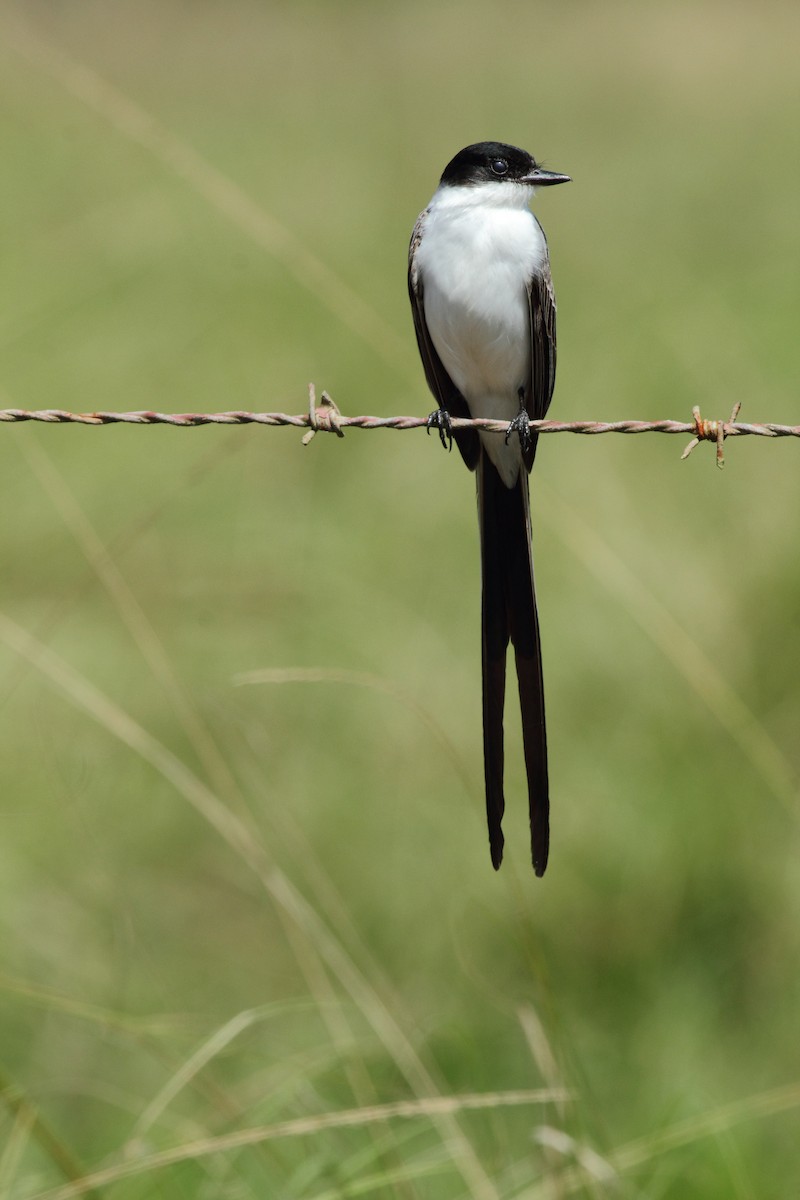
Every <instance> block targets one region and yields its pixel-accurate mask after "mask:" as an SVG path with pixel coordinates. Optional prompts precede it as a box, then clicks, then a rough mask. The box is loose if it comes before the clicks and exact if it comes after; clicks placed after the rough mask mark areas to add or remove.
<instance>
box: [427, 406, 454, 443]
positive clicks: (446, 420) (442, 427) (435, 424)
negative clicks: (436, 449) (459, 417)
mask: <svg viewBox="0 0 800 1200" xmlns="http://www.w3.org/2000/svg"><path fill="white" fill-rule="evenodd" d="M432 429H435V430H437V432H438V434H439V441H440V442H441V443H442V445H443V446H444V448H445V450H452V449H453V425H452V422H451V420H450V414H449V412H448V411H447V409H446V408H437V409H436V411H435V412H432V413H431V415H430V416H429V417H428V420H427V430H428V433H429V434H430V431H431V430H432Z"/></svg>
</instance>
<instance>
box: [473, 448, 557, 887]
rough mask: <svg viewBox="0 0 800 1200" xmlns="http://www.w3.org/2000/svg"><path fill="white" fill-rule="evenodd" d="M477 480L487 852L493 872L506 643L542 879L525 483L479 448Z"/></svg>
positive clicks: (543, 784)
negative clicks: (510, 478) (510, 479)
mask: <svg viewBox="0 0 800 1200" xmlns="http://www.w3.org/2000/svg"><path fill="white" fill-rule="evenodd" d="M477 474H478V519H479V521H480V528H481V571H482V581H483V603H482V632H483V757H484V772H485V778H486V817H487V820H488V823H489V847H490V850H491V855H492V865H493V866H494V868H495V870H497V868H498V867H499V866H500V863H501V862H502V861H503V830H502V820H503V811H504V809H505V799H504V796H503V708H504V704H505V690H506V652H507V649H508V643H509V640H510V641H511V642H512V643H513V646H514V655H515V659H516V667H517V680H518V682H519V700H520V707H521V710H522V741H523V747H524V751H525V767H526V770H527V775H528V807H529V810H530V822H531V856H532V859H533V867H534V870H535V872H536V874H537V875H543V874H544V870H545V867H546V866H547V852H548V846H549V840H550V832H549V812H550V799H549V792H548V783H547V736H546V732H545V721H544V684H543V681H542V655H541V647H540V644H539V618H538V615H537V612H536V590H535V586H534V580H533V554H532V551H531V526H530V512H529V503H528V477H527V474H526V473H525V471H524V469H522V470H520V476H519V479H518V481H517V483H516V484H515V486H514V487H513V488H507V487H506V486H505V484H504V483H503V481H502V480H501V478H500V476H499V474H498V473H497V470H496V469H495V467H494V465H493V464H492V463H491V461H490V460H489V459H488V457H487V455H486V452H485V451H484V450H483V448H481V457H480V462H479V463H478V472H477Z"/></svg>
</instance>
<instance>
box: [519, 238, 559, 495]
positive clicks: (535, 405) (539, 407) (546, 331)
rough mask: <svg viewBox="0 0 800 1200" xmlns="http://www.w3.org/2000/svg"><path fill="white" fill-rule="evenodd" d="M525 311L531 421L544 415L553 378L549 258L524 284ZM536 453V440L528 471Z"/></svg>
mask: <svg viewBox="0 0 800 1200" xmlns="http://www.w3.org/2000/svg"><path fill="white" fill-rule="evenodd" d="M528 313H529V316H530V330H531V374H530V379H529V381H528V387H527V389H526V395H525V408H526V410H527V413H528V416H529V417H530V418H531V420H532V421H541V420H543V418H544V417H545V416H546V415H547V410H548V408H549V407H550V401H551V399H552V397H553V387H554V385H555V381H556V298H555V295H554V293H553V280H552V276H551V275H550V260H549V258H548V259H545V263H544V267H543V268H542V270H541V272H537V273H536V274H535V275H534V276H533V278H532V279H531V280H530V281H529V283H528ZM535 453H536V439H535V438H534V439H533V440H532V445H531V448H530V450H529V451H528V453H527V454H526V455H525V466H526V467H527V468H528V470H529V471H530V469H531V467H532V466H533V456H534V454H535Z"/></svg>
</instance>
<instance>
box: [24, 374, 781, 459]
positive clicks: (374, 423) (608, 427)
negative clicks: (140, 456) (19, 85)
mask: <svg viewBox="0 0 800 1200" xmlns="http://www.w3.org/2000/svg"><path fill="white" fill-rule="evenodd" d="M309 393H310V394H309V410H308V412H306V413H282V412H246V411H242V410H231V411H227V412H207V413H199V412H189V413H162V412H153V411H151V410H149V409H148V410H141V411H133V412H109V411H98V412H84V413H76V412H68V411H66V410H64V409H60V408H39V409H23V408H4V409H0V422H3V421H4V422H6V423H15V422H16V423H19V422H25V421H38V422H43V423H45V424H50V425H171V426H173V427H175V428H178V429H187V428H194V427H197V426H200V425H264V426H277V425H290V426H294V427H296V428H299V429H307V430H308V431H309V432H308V433H307V434H306V437H305V438H304V439H303V440H304V441H306V442H307V441H309V440H310V438H311V437H313V436H314V434H315V433H317V432H323V431H324V432H330V433H336V434H337V435H338V436H339V437H342V436H343V432H342V431H343V430H344V429H424V428H426V427H427V426H428V418H427V417H426V416H424V417H423V416H393V417H375V416H366V415H365V416H353V417H348V416H344V415H343V414H342V413H340V412H339V410H338V408H337V406H336V405H335V404H334V402H333V401H332V400H331V398H330V397H329V396H328V394H327V393H326V392H323V394H322V397H321V403H320V405H319V406H317V403H316V397H315V394H314V389H313V387H311V388H310V389H309ZM738 411H739V406H738V405H737V406H736V407H735V408H734V411H733V413H732V414H731V418H730V419H729V420H727V421H717V420H706V419H704V418H703V417H701V415H700V411H699V409H697V408H695V409H694V410H693V413H692V416H693V419H692V420H691V421H671V420H662V421H634V420H627V421H549V420H543V421H531V422H530V429H531V432H532V433H537V434H548V433H573V434H582V435H588V436H595V435H598V434H603V433H622V434H637V433H667V434H683V435H686V434H689V435H691V437H692V441H691V443H690V445H689V446H687V448H686V451H685V452H684V457H685V456H686V454H688V453H689V452H690V451H691V450H692V449H694V447H695V446H696V445H697V443H698V442H701V441H710V442H716V443H717V459H718V461H719V462H720V463H721V461H722V454H721V451H722V443H723V441H724V440H725V438H728V437H746V436H753V437H771V438H776V437H800V425H779V424H776V423H774V422H765V423H755V422H744V421H737V420H736V416H737V415H738ZM450 423H451V426H452V428H453V429H454V430H458V429H479V430H483V431H486V432H491V433H507V432H508V428H509V425H508V422H507V421H494V420H488V419H485V418H476V419H466V418H460V417H453V418H452V419H451V422H450Z"/></svg>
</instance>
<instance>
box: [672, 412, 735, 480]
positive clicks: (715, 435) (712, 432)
mask: <svg viewBox="0 0 800 1200" xmlns="http://www.w3.org/2000/svg"><path fill="white" fill-rule="evenodd" d="M741 407H742V403H741V401H740V400H737V401H736V403H735V404H734V406H733V410H732V412H731V418H730V421H707V420H705V418H704V417H701V416H700V408H699V406H698V405H697V404H695V406H694V408H693V409H692V416H693V417H694V437H693V438H692V440H691V441H690V442H689V445H688V446H687V447H686V449H685V450H684V452H683V454H682V455H681V460H683V459H684V458H688V457H689V455H690V454H691V453H692V451H693V450H694V448H695V446H699V445H700V443H701V442H716V444H717V466H718V467H719V468H720V470H722V468H723V467H724V466H725V453H724V451H723V444H724V442H725V438H726V437H728V436H729V434H731V433H735V432H736V430H735V428H734V426H735V424H736V418H737V417H738V415H739V412H740V410H741Z"/></svg>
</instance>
